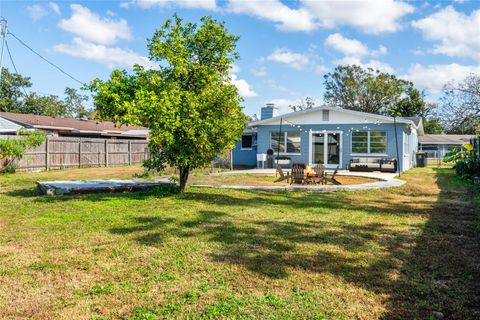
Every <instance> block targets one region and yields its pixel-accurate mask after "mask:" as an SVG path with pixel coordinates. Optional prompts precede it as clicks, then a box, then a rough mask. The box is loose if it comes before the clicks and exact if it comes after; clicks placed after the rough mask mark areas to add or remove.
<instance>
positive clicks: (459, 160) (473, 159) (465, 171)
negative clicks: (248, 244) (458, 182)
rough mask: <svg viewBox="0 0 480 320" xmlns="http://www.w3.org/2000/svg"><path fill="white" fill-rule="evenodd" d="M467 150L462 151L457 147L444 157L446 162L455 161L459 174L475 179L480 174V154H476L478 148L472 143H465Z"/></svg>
mask: <svg viewBox="0 0 480 320" xmlns="http://www.w3.org/2000/svg"><path fill="white" fill-rule="evenodd" d="M463 147H464V149H465V150H466V151H460V150H458V149H457V148H453V149H452V150H450V151H449V152H448V153H447V154H446V155H445V157H444V159H443V161H444V162H453V163H454V166H453V168H454V169H455V172H456V174H457V175H458V176H460V177H462V178H464V179H468V180H473V178H474V177H478V176H480V156H478V155H476V150H475V148H473V146H472V145H470V144H465V145H463Z"/></svg>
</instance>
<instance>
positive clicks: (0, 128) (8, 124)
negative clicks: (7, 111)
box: [0, 117, 23, 133]
mask: <svg viewBox="0 0 480 320" xmlns="http://www.w3.org/2000/svg"><path fill="white" fill-rule="evenodd" d="M22 128H23V127H22V126H21V125H18V124H16V123H13V122H12V121H9V120H7V119H4V118H2V117H0V133H15V132H17V131H18V130H20V129H22Z"/></svg>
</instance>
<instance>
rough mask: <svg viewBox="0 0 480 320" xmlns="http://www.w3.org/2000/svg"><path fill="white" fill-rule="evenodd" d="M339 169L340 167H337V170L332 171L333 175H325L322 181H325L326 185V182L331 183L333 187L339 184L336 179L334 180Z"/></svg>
mask: <svg viewBox="0 0 480 320" xmlns="http://www.w3.org/2000/svg"><path fill="white" fill-rule="evenodd" d="M339 168H340V166H337V168H335V171H333V174H332V175H331V176H329V175H325V177H324V178H323V181H325V184H327V183H328V182H331V183H333V184H335V185H339V184H341V183H340V182H339V181H338V180H337V179H335V176H336V175H337V173H338V169H339Z"/></svg>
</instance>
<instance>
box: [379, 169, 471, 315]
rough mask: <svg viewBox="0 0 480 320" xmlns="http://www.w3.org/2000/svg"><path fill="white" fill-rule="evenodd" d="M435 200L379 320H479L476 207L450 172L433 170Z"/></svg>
mask: <svg viewBox="0 0 480 320" xmlns="http://www.w3.org/2000/svg"><path fill="white" fill-rule="evenodd" d="M437 177H438V179H437V184H438V186H439V188H440V194H439V197H438V201H437V203H436V205H435V207H434V208H433V210H432V211H431V213H430V215H429V220H428V222H427V224H426V225H425V227H424V229H423V233H422V234H421V235H420V236H419V237H418V238H417V239H416V246H415V248H414V249H413V250H412V252H411V254H410V255H409V256H408V257H407V258H406V259H405V261H404V265H403V267H402V269H401V274H400V278H399V280H398V281H396V282H394V283H392V285H391V287H392V290H391V298H390V301H389V303H388V311H387V313H386V314H385V316H384V317H383V318H384V319H428V318H429V317H432V315H433V312H434V311H437V312H442V313H443V314H444V316H445V318H446V319H480V230H479V228H478V222H479V221H480V208H478V207H475V205H474V204H472V197H473V196H474V195H473V193H472V192H471V191H469V190H468V188H467V187H466V186H465V184H464V183H462V182H461V181H460V179H459V178H458V177H456V176H454V174H453V172H452V171H451V170H450V171H449V170H445V169H439V170H437Z"/></svg>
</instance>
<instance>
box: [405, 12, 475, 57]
mask: <svg viewBox="0 0 480 320" xmlns="http://www.w3.org/2000/svg"><path fill="white" fill-rule="evenodd" d="M412 25H413V26H414V27H415V28H418V29H420V30H421V31H422V33H423V35H424V37H425V38H426V39H428V40H432V41H438V42H439V43H438V44H436V45H435V46H434V48H433V50H432V52H433V53H434V54H443V55H446V56H450V57H467V58H472V59H475V60H477V61H480V9H478V10H474V11H472V12H471V14H470V15H469V16H468V15H466V14H464V13H462V12H458V11H456V10H455V8H454V7H453V6H448V7H446V8H444V9H441V10H440V11H438V12H436V13H433V14H431V15H430V16H428V17H426V18H423V19H420V20H417V21H413V22H412Z"/></svg>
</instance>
